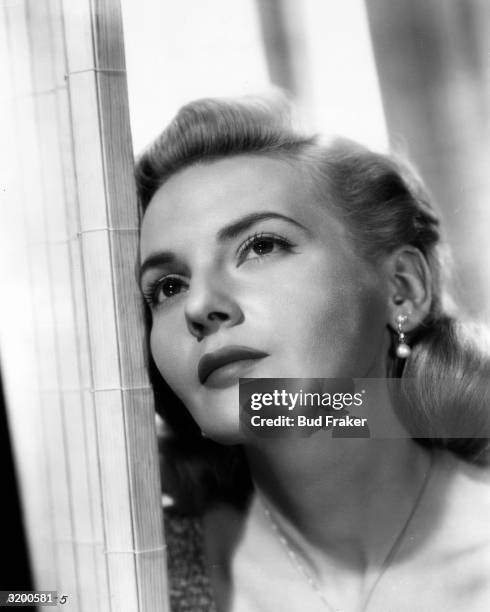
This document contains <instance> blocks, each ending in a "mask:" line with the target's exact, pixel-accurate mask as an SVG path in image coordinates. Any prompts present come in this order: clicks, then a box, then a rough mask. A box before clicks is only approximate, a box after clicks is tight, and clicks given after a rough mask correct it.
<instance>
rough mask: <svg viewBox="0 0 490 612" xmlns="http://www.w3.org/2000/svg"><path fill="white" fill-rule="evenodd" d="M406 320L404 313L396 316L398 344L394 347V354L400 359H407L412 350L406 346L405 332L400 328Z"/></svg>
mask: <svg viewBox="0 0 490 612" xmlns="http://www.w3.org/2000/svg"><path fill="white" fill-rule="evenodd" d="M407 321H408V316H407V315H404V314H399V315H398V316H397V318H396V327H397V332H398V346H397V347H396V356H397V357H399V358H400V359H407V357H409V356H410V353H411V352H412V349H411V348H410V347H409V346H408V344H407V343H406V341H405V334H404V332H403V330H402V326H403V324H404V323H406V322H407Z"/></svg>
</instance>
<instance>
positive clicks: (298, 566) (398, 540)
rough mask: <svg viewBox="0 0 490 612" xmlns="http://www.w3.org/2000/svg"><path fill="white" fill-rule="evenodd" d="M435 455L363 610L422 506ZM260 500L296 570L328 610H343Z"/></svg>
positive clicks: (365, 607)
mask: <svg viewBox="0 0 490 612" xmlns="http://www.w3.org/2000/svg"><path fill="white" fill-rule="evenodd" d="M433 464H434V461H433V455H432V454H431V456H430V465H429V469H428V470H427V473H426V475H425V477H424V480H423V482H422V485H421V486H420V489H419V492H418V493H417V497H416V498H415V501H414V503H413V505H412V508H411V510H410V513H409V515H408V517H407V519H406V520H405V522H404V523H403V525H402V528H401V529H400V531H399V532H398V534H397V536H396V538H395V540H394V541H393V544H392V545H391V548H390V550H389V551H388V554H387V555H386V557H385V560H384V562H383V564H382V565H381V567H380V570H379V572H378V574H377V576H376V579H375V580H374V583H373V585H372V586H371V588H370V589H369V592H368V594H367V596H366V599H365V602H364V605H363V607H362V610H363V612H364V611H365V610H366V609H367V606H368V604H369V601H370V600H371V597H372V595H373V593H374V591H375V589H376V587H377V586H378V584H379V581H380V580H381V578H382V577H383V575H384V573H385V572H386V570H387V569H388V568H389V567H390V565H391V562H392V560H393V558H394V556H395V554H396V552H397V550H398V549H399V547H400V545H401V543H402V541H403V538H404V536H405V534H406V532H407V530H408V527H409V525H410V523H411V522H412V519H413V517H414V515H415V513H416V511H417V509H418V507H419V506H420V502H421V501H422V498H423V497H424V493H425V490H426V488H427V484H428V482H429V480H430V476H431V474H432V470H433ZM260 501H261V503H262V507H263V509H264V514H265V516H266V517H267V520H268V522H269V524H270V526H271V529H272V531H273V532H274V533H275V534H276V536H277V538H278V540H279V541H280V542H281V545H282V546H283V547H284V550H285V551H286V553H287V555H288V557H289V558H290V560H291V562H292V564H293V566H294V567H295V569H296V571H297V572H298V573H299V574H301V575H302V576H303V578H304V579H305V580H306V582H307V583H308V585H309V586H310V588H311V589H312V591H314V592H315V594H316V595H317V597H318V598H319V599H320V601H321V602H322V604H323V605H324V606H325V608H326V609H327V610H329V611H330V612H341V611H340V609H338V608H334V607H333V606H332V605H331V604H330V603H329V602H328V600H327V598H326V597H325V595H324V594H323V592H322V590H321V589H320V587H319V586H318V584H317V583H316V582H315V580H314V579H313V578H312V576H311V575H310V573H309V572H308V570H307V569H306V568H305V566H304V565H303V563H302V562H301V561H300V559H299V557H298V555H297V554H296V553H295V552H294V550H293V549H292V547H291V545H290V541H289V540H288V538H287V537H286V535H285V533H284V531H283V530H282V529H281V527H279V525H278V524H277V522H276V521H275V520H274V518H273V516H272V512H271V510H270V509H269V507H268V506H267V504H266V503H265V501H264V499H263V498H262V497H260Z"/></svg>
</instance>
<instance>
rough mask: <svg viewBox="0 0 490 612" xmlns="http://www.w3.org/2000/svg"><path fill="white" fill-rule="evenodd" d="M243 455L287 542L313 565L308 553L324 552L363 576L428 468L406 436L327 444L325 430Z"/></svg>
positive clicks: (391, 537)
mask: <svg viewBox="0 0 490 612" xmlns="http://www.w3.org/2000/svg"><path fill="white" fill-rule="evenodd" d="M247 454H248V458H249V462H250V467H251V471H252V477H253V479H254V481H255V483H256V486H257V490H258V492H259V497H260V496H261V497H263V498H264V500H265V503H266V504H267V505H268V506H269V507H270V509H271V511H272V513H273V514H274V516H275V517H276V519H277V520H278V522H280V523H281V524H280V527H281V529H282V530H283V531H284V534H285V535H286V536H287V537H288V538H289V540H290V541H291V542H292V544H294V545H295V546H296V547H297V548H298V549H300V551H302V552H303V553H304V554H305V556H306V557H307V558H308V557H309V558H310V560H311V561H312V564H313V565H315V564H314V562H313V558H314V556H315V553H319V554H321V555H322V556H324V554H325V553H327V554H328V556H329V557H330V558H331V559H332V561H335V563H341V564H343V565H345V566H347V567H352V568H355V569H356V570H359V571H363V572H365V571H367V569H368V567H379V566H380V565H381V564H382V563H383V562H384V560H385V559H386V556H387V555H388V554H389V552H390V548H391V547H392V545H393V542H394V541H395V539H396V538H397V535H398V534H399V533H400V530H401V529H403V527H404V523H405V522H406V521H407V520H408V517H409V515H410V513H411V511H412V509H413V506H414V504H415V503H416V501H417V497H418V495H419V493H420V490H421V488H422V486H423V483H424V480H425V478H426V475H427V471H428V469H429V463H430V461H429V456H428V453H427V451H425V450H424V449H423V448H422V447H420V446H419V445H418V444H416V443H415V442H413V441H412V440H411V439H409V438H405V439H391V440H390V439H388V440H381V439H380V440H376V439H374V440H372V439H332V438H331V437H330V435H329V432H325V431H319V432H317V433H315V434H314V435H313V436H311V437H310V438H306V439H305V438H301V439H295V440H291V439H288V440H270V441H268V443H267V444H265V445H264V444H261V445H260V446H252V447H248V449H247ZM308 551H309V552H308Z"/></svg>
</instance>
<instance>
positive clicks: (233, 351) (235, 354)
mask: <svg viewBox="0 0 490 612" xmlns="http://www.w3.org/2000/svg"><path fill="white" fill-rule="evenodd" d="M268 355H269V353H264V352H263V351H257V350H255V349H251V348H248V347H247V346H227V347H225V348H222V349H219V350H217V351H214V352H213V353H206V355H204V356H203V357H201V359H200V360H199V364H198V366H197V375H198V377H199V381H200V383H201V384H202V385H204V384H206V381H207V380H208V378H209V377H210V376H212V374H213V372H216V370H219V369H220V368H223V367H224V366H228V365H229V364H231V363H235V362H239V361H243V362H250V361H253V360H256V359H263V358H264V357H268ZM237 365H238V364H237ZM234 370H236V368H234ZM234 373H235V374H236V371H235V372H234Z"/></svg>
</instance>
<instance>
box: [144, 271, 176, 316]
mask: <svg viewBox="0 0 490 612" xmlns="http://www.w3.org/2000/svg"><path fill="white" fill-rule="evenodd" d="M185 289H187V283H186V282H185V280H184V279H183V278H181V277H179V276H165V277H164V278H160V279H158V280H156V281H155V282H154V283H151V284H150V285H149V287H148V288H147V289H146V290H145V291H144V292H143V294H144V296H145V300H146V301H147V302H148V305H149V306H150V307H152V308H153V307H156V306H159V305H161V304H163V303H164V302H167V301H168V300H170V299H172V298H174V297H175V296H177V295H179V293H181V292H182V291H185Z"/></svg>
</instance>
